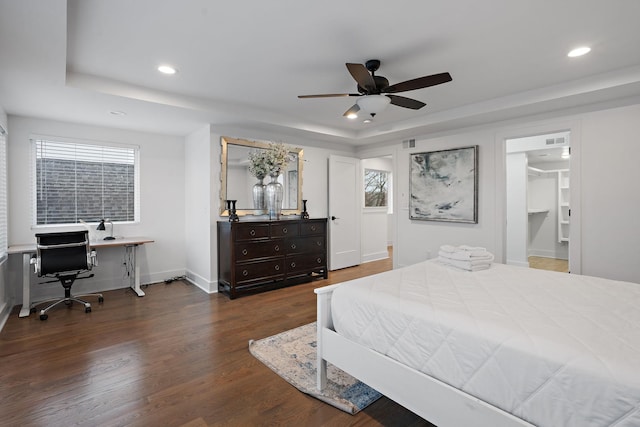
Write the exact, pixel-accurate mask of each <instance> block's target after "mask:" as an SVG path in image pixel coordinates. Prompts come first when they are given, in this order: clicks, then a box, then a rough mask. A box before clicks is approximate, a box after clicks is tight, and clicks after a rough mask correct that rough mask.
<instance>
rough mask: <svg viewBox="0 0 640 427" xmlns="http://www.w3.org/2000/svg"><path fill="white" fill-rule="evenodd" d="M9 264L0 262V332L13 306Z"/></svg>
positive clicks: (0, 119) (0, 120) (1, 121)
mask: <svg viewBox="0 0 640 427" xmlns="http://www.w3.org/2000/svg"><path fill="white" fill-rule="evenodd" d="M0 126H2V127H3V128H4V130H5V131H7V132H8V131H9V127H8V125H7V114H6V113H5V111H4V109H3V108H2V105H0ZM8 266H9V263H8V261H7V260H6V259H5V260H0V330H1V329H2V326H3V325H4V322H5V321H6V319H7V316H9V313H10V312H11V308H12V306H13V298H12V292H11V291H10V289H9V281H8V280H9V268H8Z"/></svg>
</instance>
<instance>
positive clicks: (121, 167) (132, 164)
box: [34, 139, 139, 225]
mask: <svg viewBox="0 0 640 427" xmlns="http://www.w3.org/2000/svg"><path fill="white" fill-rule="evenodd" d="M34 150H35V168H34V169H35V189H34V190H35V191H34V195H35V206H34V216H35V224H37V225H44V224H74V223H77V222H79V220H84V221H87V222H89V221H99V220H100V219H109V220H111V221H114V222H127V221H137V220H139V213H138V211H139V209H138V206H139V203H138V193H139V192H138V148H137V147H133V146H126V147H125V146H111V145H98V144H88V143H77V142H64V141H53V140H49V139H35V140H34Z"/></svg>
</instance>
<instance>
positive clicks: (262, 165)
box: [249, 150, 269, 181]
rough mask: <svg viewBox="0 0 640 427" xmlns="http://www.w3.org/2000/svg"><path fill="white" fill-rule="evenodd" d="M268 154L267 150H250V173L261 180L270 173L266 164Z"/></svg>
mask: <svg viewBox="0 0 640 427" xmlns="http://www.w3.org/2000/svg"><path fill="white" fill-rule="evenodd" d="M266 154H267V152H266V151H265V150H255V151H251V152H249V173H250V174H251V175H253V176H255V177H256V178H258V179H259V180H260V181H262V180H263V179H264V177H265V176H267V174H268V173H269V171H268V170H267V166H266V163H267V162H266V159H265V157H266Z"/></svg>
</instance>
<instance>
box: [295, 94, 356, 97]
mask: <svg viewBox="0 0 640 427" xmlns="http://www.w3.org/2000/svg"><path fill="white" fill-rule="evenodd" d="M340 96H362V95H361V94H359V93H324V94H320V95H298V98H334V97H340Z"/></svg>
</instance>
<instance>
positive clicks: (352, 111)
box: [343, 104, 360, 117]
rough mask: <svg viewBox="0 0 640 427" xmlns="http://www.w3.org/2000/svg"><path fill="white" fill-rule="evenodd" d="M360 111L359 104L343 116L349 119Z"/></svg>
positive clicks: (354, 105)
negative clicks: (349, 116)
mask: <svg viewBox="0 0 640 427" xmlns="http://www.w3.org/2000/svg"><path fill="white" fill-rule="evenodd" d="M358 111H360V107H359V106H358V104H353V107H351V108H349V109H348V110H347V111H345V112H344V114H343V116H344V117H347V116H348V115H350V114H356V113H357V112H358Z"/></svg>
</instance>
